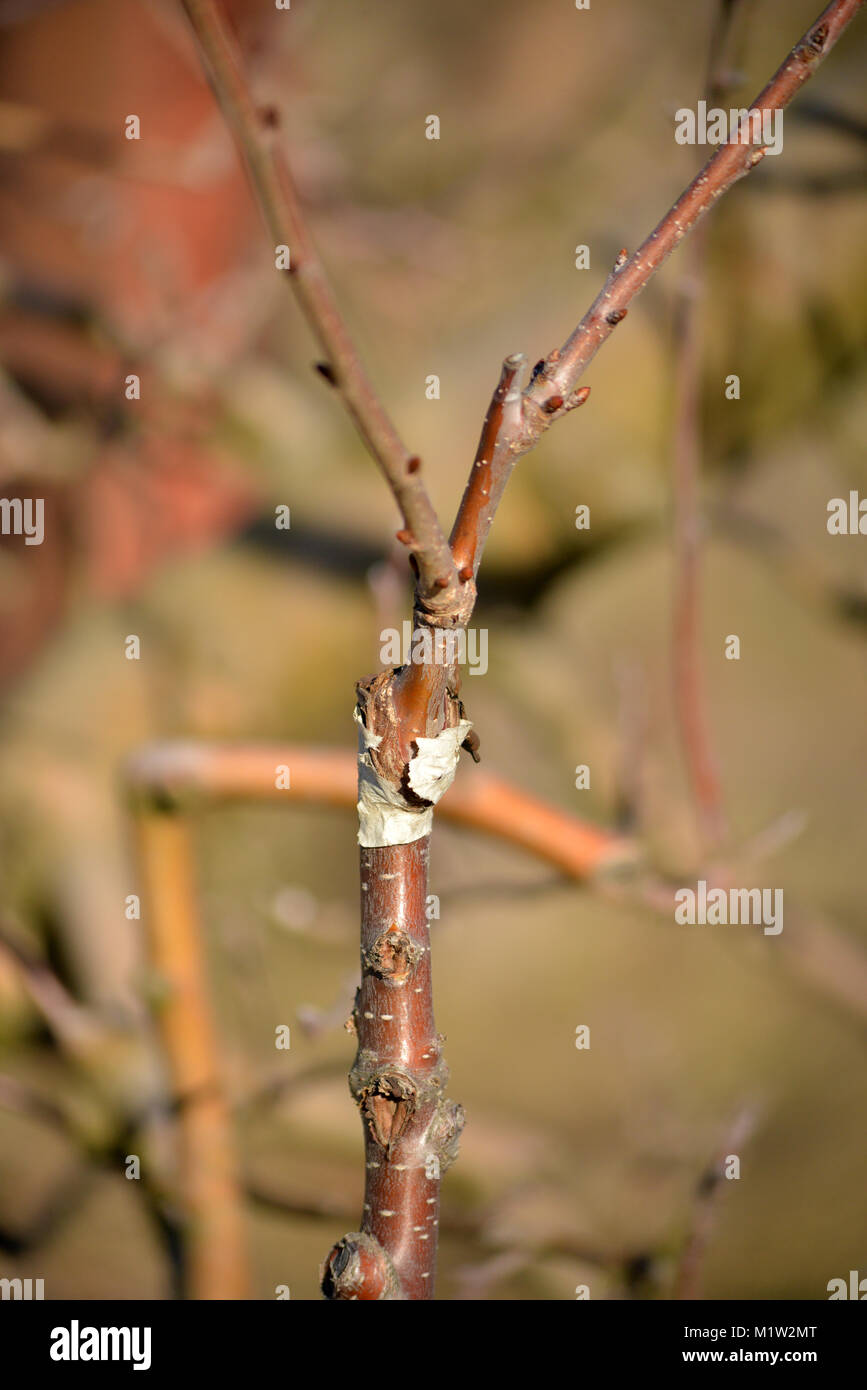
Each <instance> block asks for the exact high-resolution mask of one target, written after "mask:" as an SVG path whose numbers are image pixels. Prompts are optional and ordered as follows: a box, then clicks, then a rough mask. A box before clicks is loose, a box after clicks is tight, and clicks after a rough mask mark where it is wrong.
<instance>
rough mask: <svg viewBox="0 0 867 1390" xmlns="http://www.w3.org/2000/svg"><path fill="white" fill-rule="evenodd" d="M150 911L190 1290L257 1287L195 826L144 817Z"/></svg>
mask: <svg viewBox="0 0 867 1390" xmlns="http://www.w3.org/2000/svg"><path fill="white" fill-rule="evenodd" d="M136 834H137V842H138V850H139V858H140V864H141V875H142V895H141V896H142V906H143V918H144V924H145V928H146V933H147V940H148V946H149V957H150V962H151V965H152V966H153V969H154V971H155V973H156V975H157V977H158V980H159V983H160V987H161V989H162V990H164V997H163V998H162V999H161V1000H160V1003H159V1005H158V1007H157V1011H156V1018H157V1025H158V1028H159V1032H160V1037H161V1040H162V1044H163V1050H164V1053H165V1058H166V1063H167V1067H168V1071H169V1075H170V1079H171V1084H172V1091H173V1095H174V1098H175V1100H176V1102H177V1105H178V1111H179V1115H178V1129H179V1137H180V1185H181V1196H182V1204H183V1209H184V1235H185V1247H186V1248H185V1255H184V1284H185V1294H186V1296H187V1297H188V1298H192V1299H230V1298H246V1297H249V1276H248V1269H247V1251H246V1243H245V1236H244V1229H243V1214H242V1205H241V1204H242V1193H241V1184H240V1180H239V1175H238V1163H237V1158H236V1155H235V1145H234V1138H233V1135H232V1127H231V1121H230V1118H229V1111H228V1105H227V1103H226V1097H225V1094H224V1091H223V1082H222V1075H221V1068H220V1061H219V1046H218V1039H217V1032H216V1028H215V1025H214V1019H213V1015H212V1012H211V1005H210V1000H209V997H208V988H207V983H206V965H205V957H204V944H203V941H202V934H201V928H200V924H199V919H198V912H197V909H196V892H195V882H194V870H193V856H192V849H191V844H190V832H189V827H188V825H187V824H186V822H185V820H184V819H183V818H182V817H181V816H178V815H174V814H172V813H170V812H169V813H166V812H162V811H153V810H151V811H147V812H142V813H141V814H139V815H138V816H137V817H136Z"/></svg>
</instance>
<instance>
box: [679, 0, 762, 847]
mask: <svg viewBox="0 0 867 1390" xmlns="http://www.w3.org/2000/svg"><path fill="white" fill-rule="evenodd" d="M744 9H745V0H718V5H717V13H716V17H715V22H714V25H713V34H712V37H711V44H710V55H709V59H708V71H707V78H706V81H705V93H704V95H705V96H706V98H707V100H708V105H712V104H714V103H716V102H722V101H723V99H724V98H725V96H726V94H727V93H728V91H729V89H730V86H731V84H732V74H733V72H734V70H735V67H736V61H735V56H734V52H733V50H734V46H735V45H734V38H735V31H736V22H737V20H738V18H739V16H740V14H741V13H742V11H743V10H744ZM707 251H708V224H707V223H703V224H702V225H701V226H699V227H697V228H696V230H695V234H694V235H693V237H692V238H691V240H690V244H689V246H688V247H687V249H686V257H687V259H686V263H685V265H684V267H683V273H682V278H681V290H682V299H681V304H680V313H679V315H678V324H677V349H676V365H675V400H674V416H675V423H674V550H675V577H674V631H673V640H672V647H671V655H672V678H673V686H674V710H675V715H676V717H677V725H678V731H679V733H680V739H681V743H682V746H683V753H684V758H685V760H686V769H687V777H688V780H689V786H690V791H691V794H692V797H693V801H694V803H695V809H696V815H697V818H698V824H699V830H700V832H701V835H702V839H703V841H704V844H705V847H709V846H711V845H714V844H716V843H717V842H718V841H719V840H720V839H721V838H722V836H723V834H724V833H725V818H724V814H723V807H722V791H721V788H720V781H719V772H718V768H717V760H716V757H715V756H714V752H713V749H712V746H711V739H710V731H709V722H708V710H707V699H706V692H705V684H704V678H703V674H702V662H701V592H700V589H701V585H700V581H701V555H700V539H701V518H700V513H699V480H700V476H701V452H702V448H701V368H702V344H703V334H702V299H703V295H704V291H705V279H706V271H707Z"/></svg>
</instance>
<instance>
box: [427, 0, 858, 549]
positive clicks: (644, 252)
mask: <svg viewBox="0 0 867 1390" xmlns="http://www.w3.org/2000/svg"><path fill="white" fill-rule="evenodd" d="M863 3H864V0H832V3H831V4H830V5H828V6H827V8H826V9H825V10H824V11H823V12H822V14H821V15H820V16H819V17H818V19H817V20H816V21H815V23H814V24H812V25H811V26H810V28H809V29H808V30H807V32H806V34H805V35H804V37H803V38H802V39H800V40H799V41H798V43H797V44H796V45H795V47H794V48H793V49H792V51H791V53H790V54H789V55H788V57H787V58H786V60H785V62H784V63H783V64H782V65H781V66H780V68H778V70H777V72H776V73H775V74H774V76H773V77H772V78H771V80H770V82H769V83H768V84H767V86H766V87H764V88H763V89H762V91H761V92H760V93H759V95H758V96H757V97H756V99H755V101H753V102H752V104H751V106H750V108H749V110H750V111H767V112H773V111H781V110H783V109H784V108H785V107H786V106H788V104H789V102H790V101H791V100H792V98H793V97H794V96H795V95H796V93H797V92H798V90H799V89H800V88H801V87H802V86H803V84H804V83H805V82H806V81H807V79H808V78H809V77H811V76H812V74H813V73H814V72H815V71H816V68H817V67H818V65H819V63H820V62H821V61H822V59H824V58H825V57H826V56H827V55H828V53H830V51H831V49H832V48H833V47H834V45H835V43H836V42H837V40H838V39H839V37H840V35H841V34H842V33H843V30H844V29H845V28H846V27H847V25H848V24H849V23H850V22H851V21H852V20H853V19H854V17H855V15H856V14H857V13H858V11H859V10H860V8H861V6H862V4H863ZM746 119H747V121H748V120H749V116H747V118H746ZM744 124H745V125H746V122H745V123H744ZM764 156H765V149H764V148H763V147H761V146H755V145H751V144H746V143H744V144H741V143H737V142H729V143H728V144H725V145H721V146H720V147H719V149H717V150H716V151H715V153H714V154H713V155H712V156H711V158H710V159H709V160H708V161H707V163H706V164H705V166H704V168H703V169H701V170H700V172H699V173H698V174H697V175H696V176H695V178H694V179H693V181H692V183H691V184H690V185H689V187H688V188H687V189H686V190H685V192H684V193H682V194H681V196H680V197H679V198H678V200H677V202H676V203H675V204H674V206H673V207H672V208H671V209H670V211H669V212H667V213H666V215H665V217H663V219H662V221H661V222H660V223H659V224H658V226H657V227H655V228H654V230H653V231H652V232H651V233H650V235H649V236H648V237H647V238H646V239H645V240H644V241H643V242H642V244H641V246H639V248H638V250H637V251H636V252H634V254H633V255H632V256H627V254H626V252H625V251H621V252H620V255H619V256H618V257H617V259H616V261H615V263H614V266H613V269H612V270H611V273H610V274H609V276H608V278H607V279H606V281H605V284H604V285H603V287H602V289H601V290H600V292H599V294H598V295H597V297H596V299H595V300H594V301H593V304H592V305H591V306H590V308H589V309H588V311H587V313H586V314H585V315H584V317H583V318H582V320H581V322H580V323H579V324H578V327H577V328H576V329H575V331H574V332H573V333H572V334H571V335H570V337H569V338H567V340H566V342H565V343H564V344H563V346H562V347H561V348H557V349H555V350H554V351H553V352H551V353H549V354H548V356H547V358H545V359H544V361H543V362H541V363H540V364H538V366H537V368H536V369H534V373H533V377H532V379H531V381H530V383H529V385H528V387H527V389H526V390H525V391H524V393H523V398H522V411H521V423H520V426H519V427H518V426H516V425H515V423H514V421H515V415H516V414H517V412H510V413H509V415H508V418H506V419H504V421H503V428H502V429H501V430H500V432H499V434H498V436H497V438H496V439H495V440H493V441H491V440H490V439H489V438H488V439H486V438H485V432H484V431H483V436H482V438H483V443H484V445H485V448H486V450H487V452H488V453H490V454H492V455H493V456H494V458H495V460H496V462H495V463H494V464H493V465H492V467H493V468H494V469H495V470H496V473H497V476H496V478H495V479H494V480H492V489H491V490H492V492H495V493H496V496H497V497H498V498H499V497H500V496H501V495H502V492H503V488H504V487H505V485H506V482H507V481H508V476H509V473H510V472H511V469H512V468H513V467H514V464H515V463H516V462H517V460H518V459H519V458H520V457H521V455H522V454H526V453H527V452H528V451H529V450H530V449H532V448H533V447H534V445H536V444H537V443H538V442H539V440H540V439H541V437H542V435H543V434H544V433H545V431H546V430H547V429H548V428H549V426H550V425H551V424H552V423H553V422H554V421H555V420H558V419H560V418H561V417H562V416H563V415H565V414H567V413H568V412H569V411H570V410H573V409H574V408H575V406H576V405H580V404H581V400H580V399H579V396H580V393H579V392H578V391H577V390H576V387H577V384H578V381H579V380H580V378H581V376H582V375H583V373H584V371H585V370H586V368H587V367H588V366H589V364H590V363H591V362H592V360H593V358H594V357H595V356H596V353H597V352H598V351H599V349H600V347H601V346H602V344H603V343H604V342H606V341H607V339H608V338H610V337H611V334H612V333H613V332H614V330H615V328H616V327H617V325H618V324H620V323H622V322H623V320H624V319H625V318H626V315H627V312H628V310H629V307H630V305H631V304H632V301H633V300H634V299H635V298H636V297H637V295H639V294H640V293H641V291H642V290H643V289H644V287H645V285H646V284H647V282H648V280H650V278H651V276H652V275H653V274H654V273H655V272H656V271H657V270H658V269H659V268H660V266H661V265H662V264H663V263H664V262H665V261H666V260H667V259H668V257H669V256H670V255H671V253H672V251H673V250H674V249H675V247H677V246H678V245H679V244H680V242H681V241H683V239H684V237H685V236H686V235H687V233H688V232H690V231H691V230H692V228H693V227H694V226H695V225H696V223H697V222H699V221H700V219H701V218H702V217H703V216H704V214H705V213H706V212H708V211H709V210H710V209H711V208H712V207H713V206H714V204H715V203H716V202H717V201H718V200H719V198H721V197H722V195H723V194H724V193H725V192H727V190H728V189H729V188H731V187H732V185H733V184H735V183H737V182H738V180H739V179H742V178H743V177H744V176H745V175H746V174H748V173H750V171H751V170H752V169H754V168H755V167H756V165H757V164H759V163H760V162H761V160H762V159H763V158H764ZM495 399H496V396H495ZM585 399H586V397H585ZM492 404H493V403H492ZM492 512H493V509H492V508H490V507H489V505H488V501H487V498H486V497H484V496H483V495H482V490H481V489H480V488H475V489H473V488H469V487H468V488H467V491H466V492H465V493H464V499H463V501H462V503H461V509H460V512H459V514H458V519H457V522H456V525H455V530H454V532H453V534H454V535H457V536H460V537H462V538H463V537H466V536H474V535H475V536H479V537H480V538H481V539H482V540H483V538H484V536H485V535H486V534H487V531H488V529H489V527H490V521H491V515H492ZM489 513H490V515H489ZM479 559H480V546H479V545H477V547H476V553H474V554H473V557H472V564H473V568H474V570H477V569H478V565H479ZM462 560H463V561H464V562H465V563H469V561H467V560H466V556H465V553H464V552H463V551H462Z"/></svg>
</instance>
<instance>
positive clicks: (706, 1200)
mask: <svg viewBox="0 0 867 1390" xmlns="http://www.w3.org/2000/svg"><path fill="white" fill-rule="evenodd" d="M757 1119H758V1115H757V1112H756V1108H755V1106H753V1105H744V1106H742V1107H741V1109H740V1110H739V1111H738V1113H737V1114H736V1115H735V1117H734V1119H733V1120H732V1121H731V1123H730V1124H729V1126H728V1129H727V1130H726V1133H725V1135H724V1136H723V1140H722V1142H721V1144H720V1146H719V1148H718V1150H717V1152H716V1154H715V1155H714V1157H713V1159H712V1160H711V1162H710V1163H709V1164H708V1166H707V1167H706V1168H705V1170H704V1172H703V1173H702V1174H701V1177H700V1178H699V1180H698V1183H697V1185H696V1190H695V1200H694V1203H693V1208H692V1212H691V1215H690V1221H689V1229H688V1231H687V1235H686V1239H685V1240H684V1243H683V1248H682V1250H681V1253H680V1259H679V1260H678V1265H677V1270H676V1273H675V1278H674V1288H673V1292H672V1298H675V1299H695V1298H700V1297H701V1292H700V1290H701V1275H702V1269H703V1265H704V1260H705V1256H706V1254H707V1248H708V1245H709V1244H710V1239H711V1236H712V1234H713V1229H714V1226H715V1224H716V1219H717V1215H718V1211H719V1204H720V1199H721V1197H722V1194H723V1190H724V1179H725V1178H726V1163H727V1161H728V1160H729V1158H731V1157H736V1158H738V1159H740V1157H741V1152H740V1151H741V1150H743V1148H744V1147H745V1145H746V1144H748V1143H749V1141H750V1138H751V1136H752V1133H753V1130H754V1129H755V1127H756V1122H757Z"/></svg>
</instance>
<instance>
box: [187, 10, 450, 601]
mask: <svg viewBox="0 0 867 1390" xmlns="http://www.w3.org/2000/svg"><path fill="white" fill-rule="evenodd" d="M181 2H182V4H183V7H184V9H185V10H186V12H187V15H188V16H189V19H190V22H191V24H192V26H193V29H194V31H195V34H196V38H197V39H198V42H199V46H200V48H201V51H202V54H203V56H204V59H205V62H206V65H207V70H208V74H209V76H210V80H211V85H212V87H213V89H214V94H215V96H216V98H217V101H218V102H219V104H220V106H221V108H222V111H223V114H224V116H225V118H226V121H227V123H228V125H229V128H230V129H231V131H232V134H233V135H234V137H235V141H236V143H237V146H238V150H239V152H240V154H241V157H242V159H243V161H244V165H245V167H246V170H247V174H248V176H249V179H250V183H251V185H252V188H253V191H254V193H255V195H256V199H257V201H258V203H259V207H260V209H261V211H262V216H263V218H264V220H265V223H266V226H267V228H268V231H269V233H270V235H271V237H272V239H273V241H274V245H275V247H276V246H280V245H285V246H288V247H289V252H290V266H291V269H290V270H289V271H288V272H287V274H286V278H287V280H288V282H289V284H290V285H291V287H292V289H293V291H294V293H295V296H296V298H297V300H298V303H299V305H300V307H301V310H302V312H303V313H304V316H305V318H306V319H307V322H308V324H309V325H310V328H311V330H312V332H313V334H314V335H315V337H316V338H317V340H318V342H319V344H320V347H321V349H322V351H323V353H324V354H325V357H326V359H327V360H326V363H325V367H326V370H327V373H328V380H329V381H330V382H331V383H332V384H333V386H334V387H335V389H336V391H337V393H338V394H339V396H340V398H341V400H342V401H343V404H344V405H345V407H346V409H347V411H348V413H349V414H350V416H351V417H352V419H353V421H354V423H355V425H356V428H357V429H358V432H359V434H360V435H361V437H362V439H363V440H364V442H365V444H366V445H367V447H368V449H369V450H370V452H371V454H372V455H373V457H374V459H375V460H376V462H377V463H378V464H379V467H380V469H381V470H382V472H383V474H384V476H385V478H386V480H387V482H388V485H389V487H390V488H391V491H392V493H393V495H394V498H395V501H396V502H397V505H398V507H399V508H400V512H401V515H402V517H403V521H404V526H405V528H406V529H407V531H409V532H410V534H411V537H412V542H411V547H410V548H411V552H412V554H413V556H414V557H415V560H416V564H417V566H418V597H419V601H420V602H421V603H422V605H423V606H424V607H425V609H428V610H430V611H431V612H436V611H438V610H441V609H443V608H445V607H447V606H449V605H450V604H451V603H453V602H454V601H455V599H456V598H457V596H458V594H459V591H460V583H459V580H458V577H457V571H456V569H455V566H454V562H453V560H452V556H451V551H450V550H449V547H448V542H447V541H446V538H445V534H444V532H443V530H442V528H441V527H440V524H439V521H438V519H437V515H436V512H435V511H434V508H433V503H432V502H431V500H430V497H429V496H428V492H427V488H426V487H425V484H424V480H423V474H422V471H421V469H420V467H419V461H418V459H417V458H415V457H414V456H412V455H411V454H410V452H409V450H408V449H407V447H406V445H405V444H404V443H403V441H402V440H401V438H400V436H399V435H398V433H397V430H396V429H395V427H394V425H393V423H392V421H391V419H390V418H389V416H388V414H387V413H386V411H385V408H384V407H383V405H382V402H381V401H380V399H379V396H378V395H377V393H376V391H375V389H374V387H373V385H372V383H371V381H370V378H369V377H368V375H367V372H366V371H365V369H364V367H363V365H362V362H361V359H360V357H359V355H358V351H357V349H356V347H355V344H354V343H353V341H352V338H351V337H350V334H349V331H348V329H347V327H346V324H345V323H344V321H343V318H342V316H341V314H340V311H339V309H338V308H337V304H336V302H335V299H334V295H333V292H332V290H331V286H330V285H329V283H328V279H327V277H326V274H325V271H324V269H323V266H322V263H321V261H320V259H319V256H318V254H317V252H316V249H315V246H314V244H313V240H312V238H311V236H310V233H309V232H308V230H307V223H306V219H305V216H304V213H303V211H302V207H301V203H300V200H299V198H298V194H297V191H296V189H295V185H294V182H293V179H292V175H291V172H290V169H289V166H288V164H287V162H286V160H285V158H284V156H283V154H282V152H281V150H280V148H279V145H278V144H277V139H278V138H279V137H278V136H275V132H274V129H273V125H274V119H273V117H274V113H272V112H270V111H269V112H267V113H263V112H262V111H261V110H260V109H259V108H258V107H257V106H256V103H255V101H254V100H253V96H252V94H251V92H250V87H249V84H248V81H247V78H246V75H245V73H244V71H243V67H242V62H241V56H240V53H239V50H238V45H237V42H236V40H235V37H234V35H233V33H232V31H231V29H230V27H229V23H228V21H227V19H226V17H225V15H224V13H223V12H222V10H221V8H220V6H219V5H218V4H217V3H215V0H181ZM437 581H445V583H442V582H439V583H438V582H437Z"/></svg>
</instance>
